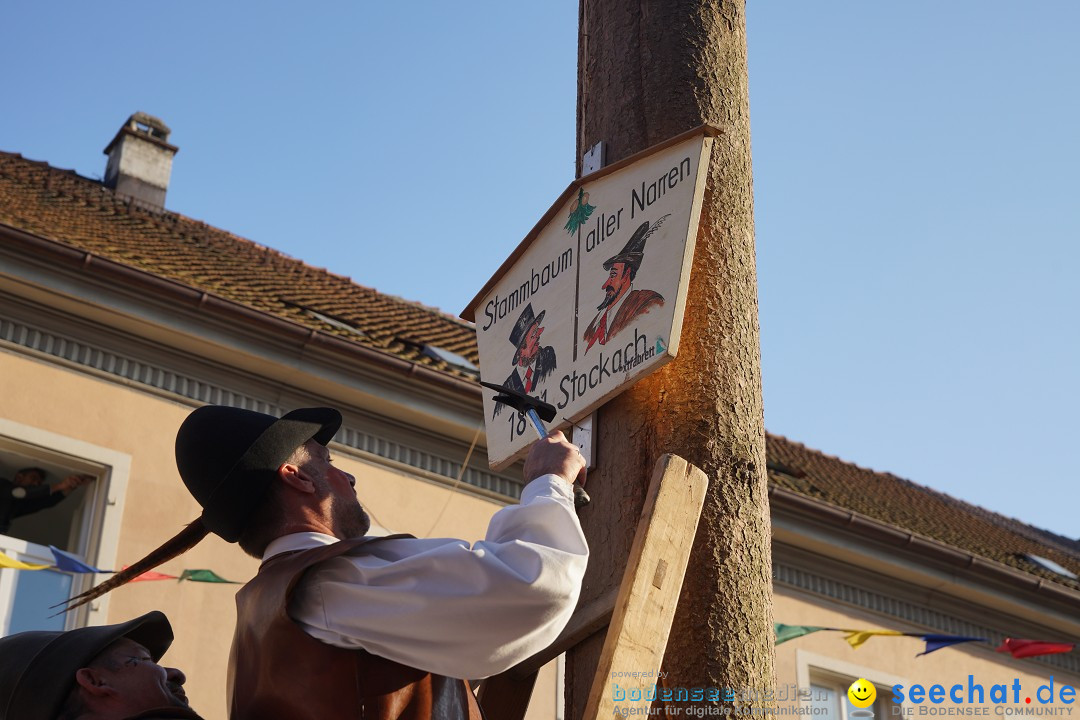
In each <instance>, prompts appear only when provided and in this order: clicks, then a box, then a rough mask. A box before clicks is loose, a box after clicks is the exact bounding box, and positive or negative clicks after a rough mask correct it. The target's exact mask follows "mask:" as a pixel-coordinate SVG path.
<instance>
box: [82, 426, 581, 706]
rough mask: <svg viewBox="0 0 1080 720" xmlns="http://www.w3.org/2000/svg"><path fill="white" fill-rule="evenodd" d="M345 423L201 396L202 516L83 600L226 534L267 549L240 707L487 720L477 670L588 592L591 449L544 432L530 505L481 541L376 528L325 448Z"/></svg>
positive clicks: (190, 460) (494, 524)
mask: <svg viewBox="0 0 1080 720" xmlns="http://www.w3.org/2000/svg"><path fill="white" fill-rule="evenodd" d="M340 425H341V415H340V414H339V413H338V412H337V411H336V410H332V409H329V408H308V409H302V410H294V411H293V412H290V413H288V414H286V415H285V416H284V417H282V418H280V419H278V418H275V417H273V416H270V415H265V414H262V413H257V412H252V411H249V410H241V409H237V408H230V407H220V406H207V407H203V408H200V409H198V410H195V411H194V412H193V413H191V415H189V416H188V418H187V419H186V420H185V421H184V423H183V425H182V426H181V428H180V430H179V433H178V435H177V439H176V458H177V466H178V468H179V470H180V475H181V477H182V478H183V480H184V483H185V484H186V485H187V488H188V490H189V491H190V492H191V494H192V495H193V496H194V497H195V499H196V500H198V501H199V503H200V505H202V507H203V513H202V516H201V517H200V518H199V520H197V521H196V522H194V523H192V524H191V525H190V526H189V528H188V529H187V530H185V531H183V532H181V533H180V535H178V536H176V537H175V538H173V539H172V540H170V541H169V542H167V543H166V544H165V545H163V546H162V547H161V548H159V549H158V550H156V551H154V552H153V553H151V554H150V555H149V556H147V558H146V559H144V561H140V562H138V563H136V564H134V565H133V566H131V567H130V568H128V570H126V571H124V572H123V573H120V574H118V575H117V576H116V577H114V578H113V579H112V580H110V581H107V582H105V583H103V584H102V585H100V586H98V587H97V588H95V589H94V590H92V591H90V593H88V594H86V595H85V596H83V597H82V598H80V601H83V602H84V601H86V600H88V599H90V598H92V597H96V596H97V595H100V594H101V593H103V592H107V591H108V590H110V589H112V588H113V587H117V586H118V585H121V584H123V583H124V582H126V581H128V580H129V579H131V578H132V577H135V576H137V575H138V574H139V573H142V572H144V571H146V570H147V569H149V568H150V567H153V566H156V565H157V564H160V563H161V562H164V561H165V560H167V559H170V558H171V557H175V556H176V555H178V554H179V553H181V552H183V551H184V550H186V549H188V548H190V547H192V546H193V545H194V544H196V543H197V542H198V541H199V540H201V539H202V538H203V537H205V535H206V533H207V532H214V533H216V534H217V535H219V536H221V537H222V538H224V539H225V540H227V541H229V542H239V544H240V546H241V547H242V548H243V549H244V550H245V551H246V552H248V553H249V554H251V555H254V556H256V557H259V558H261V559H262V560H263V563H262V566H261V567H260V569H259V572H258V575H256V577H255V578H254V579H252V580H251V581H250V582H248V583H247V585H245V586H244V588H242V589H241V590H240V592H239V593H238V595H237V628H236V635H235V637H234V639H233V648H232V658H231V663H230V674H229V675H230V677H229V693H230V706H231V714H230V717H231V718H232V720H255V719H256V718H257V719H258V720H303V719H304V718H313V719H314V718H319V720H328V719H329V720H333V719H334V718H355V717H361V716H362V717H365V718H376V719H386V720H389V719H390V718H403V719H405V720H411V719H416V720H427V719H429V718H447V719H454V718H470V719H476V720H478V719H479V718H480V717H481V715H480V711H479V707H478V706H477V703H476V698H475V697H474V695H473V693H472V692H471V691H470V689H469V686H468V684H467V682H466V681H465V679H466V678H471V679H475V678H481V677H487V676H489V675H493V674H496V673H499V672H502V671H503V670H506V669H508V668H510V667H512V666H513V665H515V664H517V663H518V662H520V661H522V660H524V659H525V658H527V657H529V656H531V655H533V654H535V653H536V652H538V651H540V650H542V649H543V648H545V647H547V646H548V645H550V644H551V642H552V641H554V639H555V638H556V637H557V636H558V634H559V632H561V631H562V629H563V627H564V626H565V625H566V623H567V621H568V620H569V618H570V615H571V613H572V612H573V609H574V607H575V605H576V603H577V598H578V593H579V591H580V586H581V579H582V576H583V574H584V571H585V565H586V563H587V560H588V547H587V545H586V543H585V538H584V536H583V535H582V532H581V526H580V525H579V524H578V520H577V516H576V514H575V512H574V503H573V491H572V483H573V481H574V479H575V478H577V477H578V476H579V474H580V475H583V474H584V466H585V461H584V459H583V458H582V457H581V455H580V453H579V452H578V450H577V448H576V447H574V446H573V445H571V444H570V443H568V442H567V441H566V440H565V439H564V438H562V436H561V434H559V433H556V434H555V435H553V436H550V437H548V438H546V439H544V440H541V441H539V442H537V443H536V444H535V445H534V446H533V448H532V450H531V452H530V453H529V456H528V459H527V460H526V463H525V469H524V472H525V478H526V480H528V481H529V482H528V484H527V485H526V487H525V488H524V490H523V491H522V494H521V502H520V504H518V505H512V506H509V507H505V508H503V509H501V510H499V511H498V512H497V513H495V515H494V516H493V517H492V519H491V521H490V524H489V526H488V531H487V536H486V538H485V539H484V540H483V541H479V542H476V543H475V544H473V545H470V544H469V543H467V542H464V541H461V540H447V539H417V538H413V537H408V536H401V535H396V536H389V537H385V538H374V537H367V536H365V533H366V532H367V531H368V529H369V525H370V521H369V518H368V515H367V513H366V512H365V510H364V508H363V507H362V506H361V505H360V503H359V502H358V500H357V497H356V491H355V487H354V486H355V483H356V480H355V479H354V478H353V477H352V476H351V475H349V474H348V473H346V472H344V471H343V470H341V469H339V468H337V467H335V466H334V464H333V462H332V459H331V457H330V451H329V450H328V449H327V447H326V446H327V444H328V443H329V442H330V440H331V438H332V437H333V436H334V434H335V433H336V432H337V430H338V428H339V427H340Z"/></svg>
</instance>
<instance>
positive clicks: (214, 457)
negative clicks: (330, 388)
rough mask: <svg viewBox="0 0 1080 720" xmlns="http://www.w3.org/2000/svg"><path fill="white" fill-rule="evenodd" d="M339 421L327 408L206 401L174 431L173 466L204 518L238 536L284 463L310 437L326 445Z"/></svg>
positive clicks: (208, 524) (231, 539)
mask: <svg viewBox="0 0 1080 720" xmlns="http://www.w3.org/2000/svg"><path fill="white" fill-rule="evenodd" d="M339 427H341V413H339V412H338V411H337V410H333V409H331V408H302V409H299V410H293V411H292V412H290V413H287V414H286V415H284V416H283V417H282V418H280V419H278V418H276V417H274V416H273V415H266V414H265V413H260V412H255V411H254V410H243V409H241V408H234V407H225V406H222V405H207V406H205V407H201V408H199V409H198V410H195V411H194V412H193V413H191V414H190V415H188V417H187V419H186V420H184V423H183V424H182V425H181V426H180V430H179V432H177V434H176V467H177V469H178V470H179V471H180V477H181V478H183V480H184V484H185V485H187V489H188V491H189V492H190V493H191V494H192V496H193V497H194V498H195V499H196V500H198V501H199V504H200V505H202V508H203V513H202V518H201V519H202V524H203V525H205V526H206V528H207V529H208V530H210V531H211V532H213V533H216V534H217V535H220V536H221V537H222V538H223V539H224V540H227V541H229V542H236V541H237V540H238V539H239V538H240V536H241V535H242V534H243V532H244V527H245V525H246V524H247V521H248V519H249V518H250V517H251V514H252V513H253V512H254V511H255V509H256V508H257V507H258V505H259V501H260V500H262V499H263V497H264V496H265V494H266V490H267V488H268V487H269V486H270V482H271V481H272V480H273V478H274V475H275V473H277V470H278V468H279V467H281V465H282V463H284V462H285V461H286V460H288V459H289V456H290V455H292V453H293V451H294V450H296V448H298V447H300V446H301V445H303V444H304V443H306V442H307V441H308V440H315V441H316V442H317V443H319V444H320V445H326V444H327V443H328V442H330V440H331V439H332V438H333V437H334V433H336V432H337V431H338V428H339Z"/></svg>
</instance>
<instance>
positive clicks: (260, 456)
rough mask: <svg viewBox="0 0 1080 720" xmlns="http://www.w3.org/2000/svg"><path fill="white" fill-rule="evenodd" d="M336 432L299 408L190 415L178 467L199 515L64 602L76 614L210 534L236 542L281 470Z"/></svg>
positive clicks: (323, 418)
mask: <svg viewBox="0 0 1080 720" xmlns="http://www.w3.org/2000/svg"><path fill="white" fill-rule="evenodd" d="M339 427H341V413H339V412H338V411H337V410H333V409H331V408H302V409H300V410H293V411H292V412H290V413H286V414H285V415H284V416H283V417H281V418H280V419H279V418H276V417H274V416H273V415H267V414H265V413H260V412H255V411H254V410H242V409H240V408H234V407H225V406H223V405H207V406H205V407H201V408H199V409H198V410H195V411H194V412H192V413H191V414H190V415H188V416H187V419H186V420H184V422H183V424H181V425H180V430H179V431H178V432H177V433H176V467H177V469H178V470H179V471H180V477H181V478H183V480H184V484H185V485H187V489H188V492H190V493H191V495H192V496H193V497H194V498H195V499H196V500H198V501H199V504H200V505H202V508H203V512H202V515H201V516H200V517H199V518H197V519H196V520H195V521H194V522H192V523H191V524H189V525H188V526H187V527H186V528H184V529H183V530H181V531H180V532H179V533H177V534H176V535H175V536H173V537H172V538H170V539H169V540H166V541H165V543H164V544H162V545H161V546H160V547H158V548H156V549H155V550H151V551H150V553H149V554H148V555H146V556H145V557H143V558H142V559H140V560H136V561H135V562H134V563H132V564H131V565H129V566H128V567H127V568H125V569H123V570H121V571H120V572H118V573H116V574H115V575H113V576H112V577H111V578H109V579H108V580H106V581H105V582H103V583H101V584H100V585H97V586H95V587H92V588H90V589H89V590H87V591H86V592H83V593H80V594H78V595H76V596H75V597H73V598H71V599H70V600H68V601H67V609H68V610H73V609H75V608H77V607H79V606H80V605H85V604H86V603H88V602H90V601H91V600H93V599H94V598H98V597H101V596H102V595H104V594H105V593H107V592H109V591H110V590H114V589H116V588H118V587H120V586H122V585H126V584H127V583H129V582H131V581H132V580H134V579H135V578H137V577H138V576H139V575H141V574H142V573H144V572H148V571H150V570H153V569H154V568H156V567H157V566H158V565H161V564H162V563H165V562H167V561H169V560H172V559H173V558H175V557H179V556H180V555H182V554H183V553H185V552H187V551H188V550H190V549H191V548H193V547H195V546H196V545H197V544H198V543H199V542H200V541H202V539H203V538H205V537H206V535H207V533H209V532H212V533H215V534H217V535H219V536H220V537H221V538H222V539H223V540H226V541H228V542H236V541H237V540H239V539H240V537H241V536H242V535H243V534H244V530H245V529H246V528H247V524H248V521H249V520H250V519H251V516H252V514H254V512H255V510H257V509H258V507H259V505H260V504H261V503H262V501H263V499H264V498H265V497H266V492H267V490H268V489H269V488H270V484H271V483H272V482H273V481H274V477H275V476H276V475H277V471H278V468H280V467H281V466H282V464H284V463H285V461H286V460H288V459H289V456H290V455H292V453H293V451H295V450H296V449H297V448H298V447H300V446H301V445H303V444H304V443H306V442H307V441H308V440H314V441H315V442H317V443H319V444H320V445H326V444H327V443H328V442H330V440H331V439H333V437H334V434H335V433H336V432H337V430H338V428H339Z"/></svg>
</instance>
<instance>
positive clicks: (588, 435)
mask: <svg viewBox="0 0 1080 720" xmlns="http://www.w3.org/2000/svg"><path fill="white" fill-rule="evenodd" d="M595 424H596V413H592V414H591V415H589V417H587V418H584V419H582V420H580V421H579V422H576V423H573V428H574V432H573V435H572V436H571V440H570V442H572V443H574V444H575V445H577V446H578V450H581V454H582V455H583V456H584V457H585V460H586V462H587V463H588V465H587V466H586V467H588V468H589V469H590V470H592V469H593V468H594V467H596V455H595V454H594V450H593V427H594V426H595Z"/></svg>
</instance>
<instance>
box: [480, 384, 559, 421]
mask: <svg viewBox="0 0 1080 720" xmlns="http://www.w3.org/2000/svg"><path fill="white" fill-rule="evenodd" d="M480 384H481V385H483V386H484V387H486V388H489V389H491V390H494V391H495V392H497V393H498V395H496V396H495V402H497V403H502V404H503V405H509V406H510V407H512V408H514V409H515V410H517V411H518V412H519V413H524V412H525V411H526V410H530V409H531V410H535V411H536V414H537V415H539V416H540V419H541V420H543V421H544V422H551V421H552V420H554V419H555V414H556V412H557V411H556V410H555V406H554V405H552V404H550V403H546V402H544V401H543V400H541V399H540V398H538V397H533V396H532V395H526V394H525V393H523V392H521V391H520V390H515V389H514V388H511V387H507V386H505V385H496V384H495V383H489V382H484V381H483V380H481V381H480Z"/></svg>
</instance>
